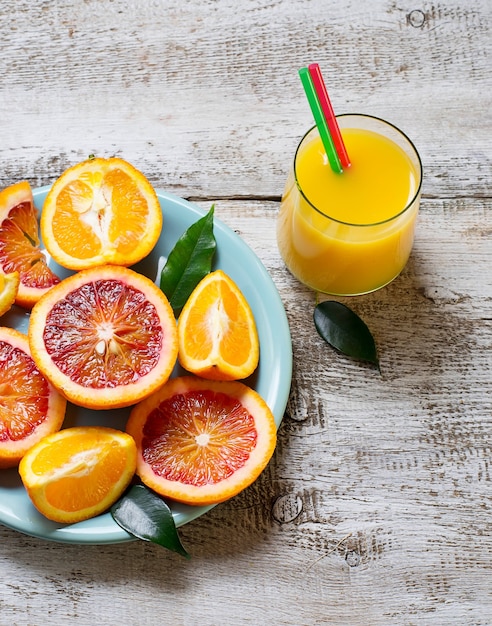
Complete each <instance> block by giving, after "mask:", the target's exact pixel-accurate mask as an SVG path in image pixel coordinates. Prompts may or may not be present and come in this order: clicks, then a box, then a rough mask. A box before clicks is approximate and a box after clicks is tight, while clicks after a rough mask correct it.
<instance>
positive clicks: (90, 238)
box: [41, 157, 162, 270]
mask: <svg viewBox="0 0 492 626" xmlns="http://www.w3.org/2000/svg"><path fill="white" fill-rule="evenodd" d="M161 229H162V211H161V207H160V204H159V200H158V198H157V195H156V193H155V191H154V189H153V187H152V185H151V184H150V183H149V181H148V180H147V179H146V178H145V176H144V175H143V174H142V173H141V172H139V171H138V170H137V169H135V168H134V167H133V165H130V163H127V162H126V161H124V160H123V159H118V158H115V157H114V158H110V159H103V158H93V159H89V160H88V161H83V162H82V163H79V164H77V165H74V166H73V167H71V168H69V169H68V170H66V171H65V172H64V173H63V174H62V175H61V176H60V177H59V178H58V180H56V181H55V183H54V184H53V187H52V188H51V190H50V192H49V193H48V195H47V197H46V200H45V203H44V205H43V211H42V214H41V235H42V237H43V242H44V245H45V246H46V249H47V250H48V252H49V253H50V254H51V256H52V257H53V258H54V259H55V261H57V262H58V263H59V264H60V265H62V266H64V267H67V268H69V269H73V270H80V269H86V268H89V267H95V266H97V265H104V264H106V263H111V264H114V265H126V266H128V265H133V264H134V263H136V262H137V261H140V260H141V259H143V257H145V256H146V255H147V254H148V253H149V252H150V251H151V250H152V248H153V247H154V245H155V244H156V242H157V240H158V238H159V235H160V233H161Z"/></svg>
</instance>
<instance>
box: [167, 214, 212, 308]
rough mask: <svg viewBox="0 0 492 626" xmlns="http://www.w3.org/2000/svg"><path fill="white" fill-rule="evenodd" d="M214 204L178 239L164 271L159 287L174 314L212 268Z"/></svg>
mask: <svg viewBox="0 0 492 626" xmlns="http://www.w3.org/2000/svg"><path fill="white" fill-rule="evenodd" d="M214 208H215V205H212V206H211V208H210V210H209V212H208V213H207V214H206V215H205V216H204V217H202V218H200V219H199V220H198V221H197V222H195V223H194V224H192V225H191V226H190V227H189V228H188V229H187V230H186V231H185V232H184V233H183V235H181V237H180V238H179V239H178V241H177V242H176V245H175V246H174V248H173V249H172V250H171V252H170V254H169V256H168V259H167V262H166V265H165V266H164V267H163V269H162V272H161V283H160V287H161V289H162V291H163V292H164V293H165V294H166V296H167V299H168V300H169V302H170V304H171V306H172V308H173V309H174V312H175V314H176V313H179V311H180V310H181V309H182V308H183V306H184V305H185V303H186V301H187V300H188V298H189V297H190V295H191V292H192V291H193V289H194V288H195V287H196V286H197V284H198V283H199V282H200V280H201V279H202V278H203V277H204V276H206V275H207V274H208V273H209V272H210V270H211V269H212V259H213V256H214V253H215V248H216V245H217V244H216V241H215V237H214Z"/></svg>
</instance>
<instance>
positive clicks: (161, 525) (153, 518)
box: [111, 485, 191, 559]
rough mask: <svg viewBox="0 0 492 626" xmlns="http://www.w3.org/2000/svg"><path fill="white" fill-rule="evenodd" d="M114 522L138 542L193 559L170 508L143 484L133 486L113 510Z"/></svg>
mask: <svg viewBox="0 0 492 626" xmlns="http://www.w3.org/2000/svg"><path fill="white" fill-rule="evenodd" d="M111 515H112V516H113V519H114V521H115V522H116V523H117V524H118V525H119V526H121V528H123V529H124V530H126V531H127V532H129V533H130V534H131V535H133V536H134V537H137V538H138V539H143V540H144V541H152V542H153V543H157V544H159V545H160V546H162V547H164V548H167V549H168V550H172V551H173V552H177V553H178V554H180V555H181V556H184V557H186V558H187V559H190V558H191V556H190V555H189V554H188V552H186V550H185V549H184V548H183V545H182V543H181V540H180V538H179V535H178V531H177V529H176V524H175V523H174V519H173V515H172V512H171V509H170V508H169V507H168V506H167V504H166V503H165V502H164V500H163V499H162V498H160V497H159V496H157V495H156V494H154V493H153V492H152V491H150V489H147V487H145V486H144V485H134V486H133V487H132V488H131V489H130V491H128V493H127V494H125V495H124V496H123V497H122V498H121V499H120V500H118V502H116V504H114V505H113V506H112V508H111Z"/></svg>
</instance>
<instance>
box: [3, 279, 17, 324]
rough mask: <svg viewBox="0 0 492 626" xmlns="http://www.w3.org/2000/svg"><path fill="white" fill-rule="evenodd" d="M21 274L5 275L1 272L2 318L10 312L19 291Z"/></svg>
mask: <svg viewBox="0 0 492 626" xmlns="http://www.w3.org/2000/svg"><path fill="white" fill-rule="evenodd" d="M19 285H20V276H19V272H11V273H10V274H4V273H3V272H2V271H1V270H0V317H1V316H2V315H5V313H7V311H10V309H11V308H12V305H13V304H14V302H15V298H16V297H17V292H18V291H19Z"/></svg>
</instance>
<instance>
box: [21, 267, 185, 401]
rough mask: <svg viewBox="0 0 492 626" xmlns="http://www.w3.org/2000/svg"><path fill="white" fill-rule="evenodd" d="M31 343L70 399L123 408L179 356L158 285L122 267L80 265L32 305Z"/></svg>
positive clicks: (162, 378)
mask: <svg viewBox="0 0 492 626" xmlns="http://www.w3.org/2000/svg"><path fill="white" fill-rule="evenodd" d="M29 343H30V346H31V353H32V356H33V359H34V360H35V362H36V364H37V365H38V367H39V369H40V370H41V371H42V372H43V373H44V375H45V376H46V377H47V378H48V379H49V380H50V381H51V382H52V384H53V385H54V386H55V387H56V388H57V389H59V390H60V392H61V393H62V394H63V395H64V396H65V397H66V398H67V399H68V400H71V401H72V402H73V403H74V404H77V405H80V406H83V407H87V408H93V409H109V408H120V407H124V406H129V405H131V404H135V403H136V402H138V401H139V400H142V399H143V398H145V397H147V396H148V395H150V394H151V393H152V392H153V391H155V389H157V388H158V387H160V386H161V385H163V384H164V383H165V382H166V381H167V379H168V378H169V376H170V374H171V372H172V370H173V367H174V365H175V362H176V358H177V351H178V343H177V330H176V321H175V318H174V314H173V311H172V309H171V306H170V304H169V302H168V300H167V298H166V296H165V295H164V294H163V293H162V291H161V290H160V289H159V288H158V287H157V286H156V285H155V284H154V283H153V282H152V281H151V280H150V279H149V278H146V277H145V276H143V275H141V274H138V273H137V272H134V271H133V270H131V269H128V268H126V267H121V266H116V265H106V266H101V267H95V268H91V269H88V270H83V271H80V272H78V273H77V274H73V275H72V276H69V277H68V278H66V279H65V280H63V281H62V282H61V283H59V284H58V285H56V286H55V287H53V288H52V289H51V290H50V291H49V292H48V293H47V294H45V295H44V296H43V297H42V298H41V299H40V300H39V302H38V303H37V304H36V305H35V306H34V307H33V310H32V313H31V319H30V322H29Z"/></svg>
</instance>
